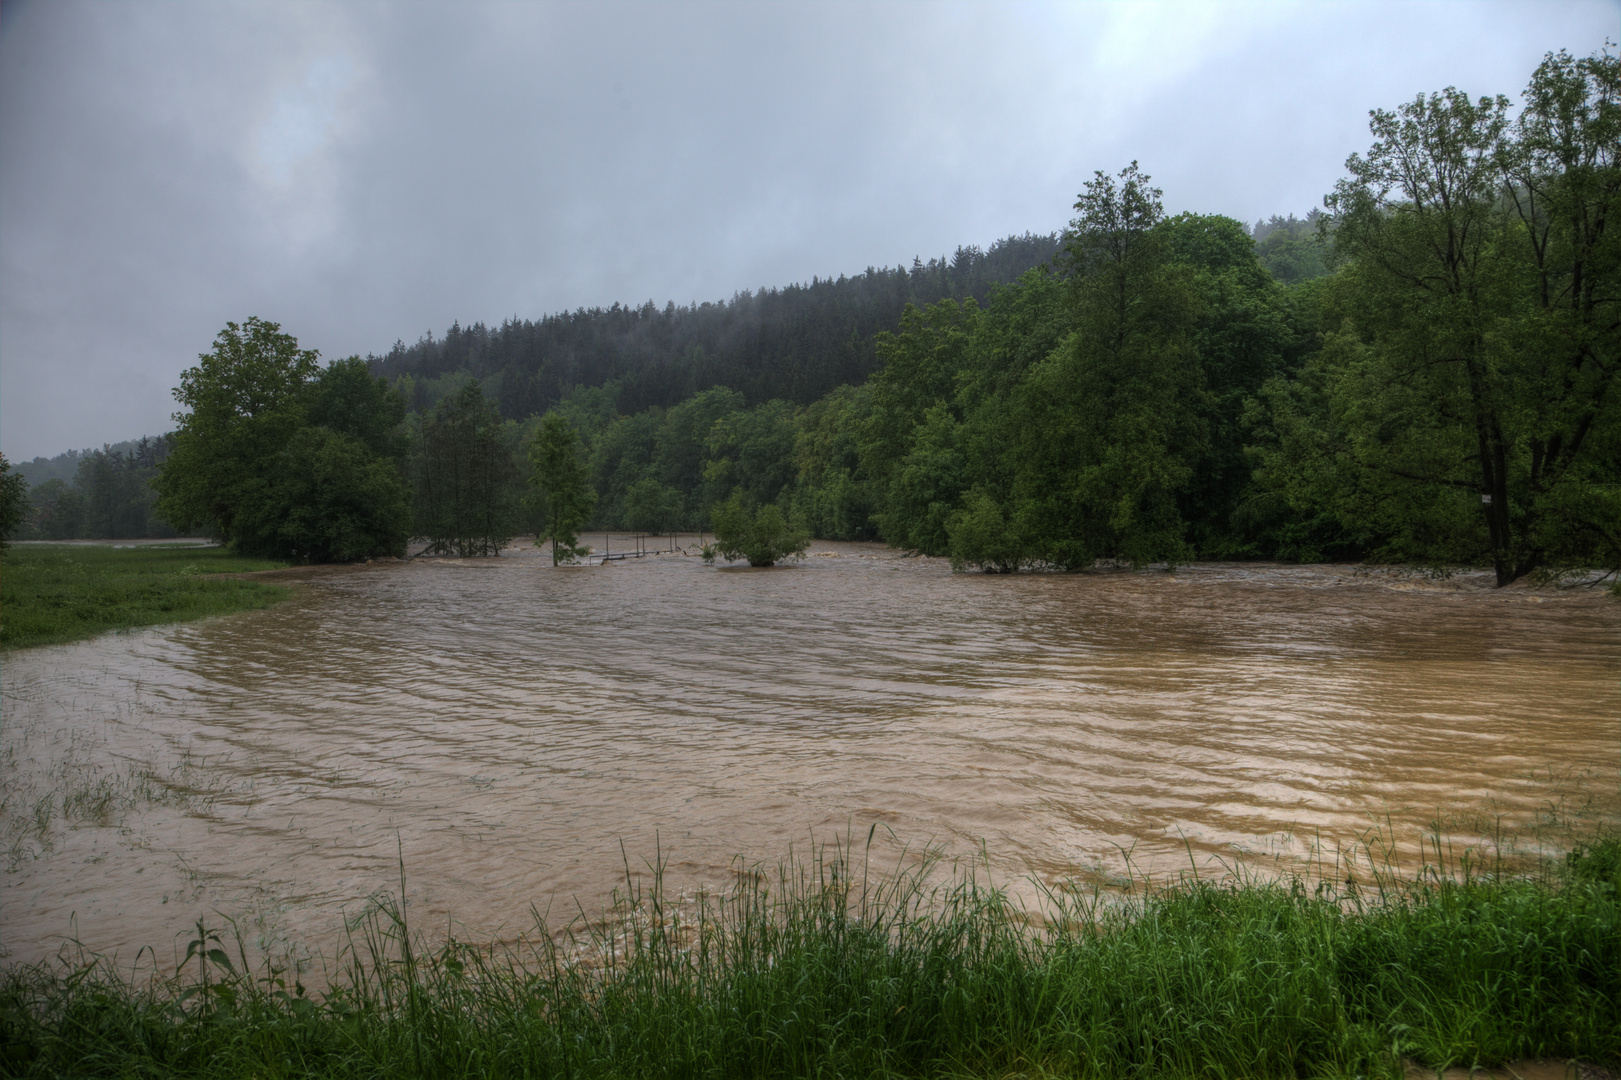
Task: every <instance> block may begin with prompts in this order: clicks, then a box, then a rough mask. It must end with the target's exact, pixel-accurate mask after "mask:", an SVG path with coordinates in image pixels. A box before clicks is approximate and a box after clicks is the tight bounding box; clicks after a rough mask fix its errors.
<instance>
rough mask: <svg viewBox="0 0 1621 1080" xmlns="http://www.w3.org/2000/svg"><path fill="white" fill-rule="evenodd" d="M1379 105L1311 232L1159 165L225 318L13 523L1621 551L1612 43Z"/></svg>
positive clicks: (288, 537) (456, 548) (1039, 558)
mask: <svg viewBox="0 0 1621 1080" xmlns="http://www.w3.org/2000/svg"><path fill="white" fill-rule="evenodd" d="M1370 115H1371V122H1370V129H1371V132H1372V135H1373V142H1372V143H1371V145H1370V146H1369V147H1368V148H1367V149H1366V150H1365V151H1362V152H1358V153H1354V154H1352V155H1351V156H1350V158H1349V160H1348V161H1347V163H1346V175H1345V176H1344V178H1343V179H1341V180H1340V181H1339V183H1338V184H1337V185H1336V187H1335V189H1334V190H1333V191H1332V192H1330V193H1329V194H1328V195H1327V196H1326V198H1325V200H1324V206H1323V209H1322V210H1314V211H1312V212H1311V213H1310V214H1308V215H1307V216H1306V217H1305V218H1304V219H1301V218H1295V217H1293V216H1292V215H1291V216H1288V217H1273V218H1272V219H1270V220H1269V221H1264V222H1258V223H1256V224H1255V225H1253V226H1249V225H1246V224H1244V223H1241V222H1238V221H1235V220H1233V219H1231V218H1227V217H1223V216H1220V215H1208V214H1194V213H1182V214H1176V215H1167V214H1166V213H1165V211H1164V208H1163V202H1162V192H1161V191H1160V190H1159V189H1158V188H1156V187H1154V186H1153V183H1152V179H1151V177H1150V176H1149V175H1148V174H1147V173H1146V172H1144V171H1143V170H1142V169H1141V168H1139V166H1138V165H1137V164H1136V163H1131V164H1130V165H1128V166H1127V167H1125V168H1124V169H1123V170H1120V171H1118V172H1115V173H1105V172H1102V171H1100V172H1098V173H1096V174H1095V175H1094V176H1093V177H1092V178H1091V179H1090V180H1088V181H1086V183H1085V184H1084V188H1083V190H1082V192H1081V193H1080V195H1079V197H1078V200H1077V202H1076V203H1075V205H1074V213H1075V217H1074V218H1073V220H1072V221H1071V223H1070V225H1069V227H1068V229H1066V230H1065V231H1064V232H1063V233H1061V234H1057V235H1051V236H1036V235H1025V236H1023V237H1013V238H1009V239H1006V240H1003V241H1000V242H998V243H997V244H994V245H992V246H991V248H990V249H989V250H987V251H981V250H979V249H977V248H959V249H958V251H957V252H956V253H955V255H954V256H953V257H952V258H951V259H949V260H947V259H943V258H942V259H935V260H931V261H929V262H928V263H923V262H921V261H915V262H914V265H913V266H912V267H911V268H910V269H906V268H902V267H897V268H894V269H868V270H867V271H866V272H865V273H863V274H860V275H857V276H855V277H840V278H838V279H836V280H834V279H816V280H813V281H812V283H811V284H810V285H794V286H789V287H787V288H784V289H764V290H760V291H758V292H743V293H739V294H738V295H736V296H734V297H733V298H732V299H731V300H730V301H726V302H722V303H714V304H708V303H706V304H698V305H689V306H687V307H685V308H681V307H676V306H675V305H673V304H667V305H666V306H665V307H664V308H662V309H660V308H658V307H656V306H655V305H653V304H652V303H651V302H649V303H647V304H645V305H643V306H641V307H626V306H621V305H614V306H613V307H611V308H608V309H591V310H580V311H576V312H572V313H562V314H558V315H553V316H548V317H546V318H543V319H541V320H540V321H538V322H530V321H520V320H511V321H508V322H506V323H504V324H502V325H501V326H500V327H498V328H495V329H490V328H488V327H486V326H484V325H483V324H474V325H473V326H471V327H468V328H463V327H461V326H460V325H459V324H458V325H456V326H453V327H452V328H451V329H450V331H449V332H448V333H446V334H445V335H444V336H443V337H442V338H438V339H436V338H434V337H432V335H428V336H425V337H423V338H422V339H421V340H420V341H418V342H417V343H416V344H414V345H410V346H406V345H404V344H403V343H396V344H395V346H394V348H393V349H392V350H391V351H390V352H389V353H388V354H387V355H385V356H380V357H379V356H372V357H367V358H364V359H362V358H350V359H348V360H344V361H339V362H337V363H335V364H331V365H329V366H326V367H322V366H321V365H320V363H319V362H318V358H317V357H316V356H315V354H314V353H313V352H308V351H303V350H300V349H299V348H298V345H297V342H296V341H294V340H293V339H292V338H291V337H290V336H288V335H285V334H282V333H281V331H280V328H279V327H278V326H276V324H274V323H268V322H263V321H260V320H257V319H250V320H249V321H248V323H246V324H244V325H242V326H237V325H235V324H232V325H231V326H230V327H228V328H227V330H226V331H225V332H223V333H222V334H221V336H220V338H219V340H217V341H216V343H215V349H214V350H213V352H211V353H207V354H204V355H203V356H202V357H201V360H200V364H199V366H198V367H195V368H192V369H190V370H188V372H187V373H186V374H185V375H183V377H182V384H181V387H180V388H179V389H178V390H177V391H176V394H177V397H178V398H179V400H180V401H181V403H182V405H183V406H184V407H185V410H186V411H185V412H183V413H182V414H179V417H180V421H181V426H180V427H179V428H178V429H177V431H176V432H174V433H171V434H170V435H169V436H167V437H166V438H165V439H163V440H159V441H153V442H146V443H143V444H142V446H141V447H140V448H138V451H137V450H120V451H115V450H113V449H112V448H108V449H106V450H104V451H99V452H96V453H94V454H87V455H85V456H83V457H82V459H81V460H80V461H79V462H78V464H77V470H78V471H77V474H76V477H75V479H74V481H73V482H72V484H67V483H66V482H65V481H63V480H61V479H56V480H52V481H49V482H47V483H44V484H39V485H37V486H36V487H35V488H34V489H33V491H32V493H31V500H32V510H31V513H30V514H28V515H26V516H27V518H28V520H27V521H26V522H25V523H24V524H23V525H22V526H21V528H20V530H19V531H18V533H17V535H19V536H30V535H32V536H53V535H65V534H66V533H65V532H64V530H67V531H68V532H72V531H73V530H77V531H78V534H82V535H112V536H116V535H120V532H119V531H118V530H131V529H143V528H144V529H148V530H150V529H152V528H153V527H154V524H153V523H154V521H156V520H161V521H164V522H167V523H168V524H169V525H170V526H172V527H174V528H178V529H201V530H203V531H206V532H209V533H210V534H212V535H215V536H218V537H220V538H222V539H225V540H227V541H229V542H230V543H231V544H232V545H233V546H234V547H236V548H237V549H238V550H240V551H241V552H243V553H244V554H260V555H267V556H274V557H278V558H290V559H296V560H315V561H320V560H328V559H354V558H364V557H371V556H375V555H381V554H390V553H399V552H403V551H404V550H405V547H406V542H407V538H408V537H413V536H414V537H418V538H421V539H423V540H425V541H427V542H428V544H429V548H430V550H432V551H439V552H453V553H458V554H463V555H467V554H491V553H494V552H497V551H499V550H500V549H501V547H502V546H504V544H505V543H506V542H507V540H509V539H510V538H512V537H514V536H517V535H523V534H527V533H530V532H534V533H536V534H537V535H541V536H546V535H552V536H555V537H556V538H558V540H559V541H560V543H561V541H563V540H565V539H566V540H567V543H566V544H563V545H562V546H564V547H568V548H570V549H571V550H572V549H573V544H574V539H573V538H574V536H575V534H576V533H577V532H578V531H579V530H580V529H581V528H586V527H594V528H612V529H630V530H637V531H646V532H667V531H670V530H675V529H682V530H698V529H708V528H711V527H712V526H713V523H714V515H715V513H716V511H717V509H718V508H723V507H725V508H727V516H728V519H730V518H732V517H736V516H737V515H738V514H742V515H744V518H748V519H750V520H752V516H754V515H757V514H758V513H759V512H760V511H761V510H762V509H763V508H767V507H769V508H773V509H772V511H771V512H772V513H773V514H775V515H777V517H779V518H780V519H781V520H782V521H783V522H784V527H785V528H788V529H790V530H800V531H803V532H804V533H807V534H809V535H814V536H816V537H819V538H826V539H844V540H883V541H885V542H887V543H888V544H890V545H893V546H895V547H897V548H902V549H906V550H910V551H916V552H919V553H924V554H929V555H939V556H947V557H949V558H950V559H951V560H952V562H953V565H954V566H956V567H958V568H960V569H978V570H986V571H992V572H1013V571H1021V570H1079V569H1085V568H1089V567H1093V566H1096V565H1098V564H1099V563H1105V564H1124V565H1132V566H1144V565H1150V564H1165V565H1171V566H1174V565H1176V564H1178V563H1184V562H1187V561H1190V560H1194V559H1279V560H1294V561H1321V560H1359V559H1361V560H1376V561H1387V562H1403V563H1409V564H1415V565H1420V566H1426V567H1437V568H1440V567H1450V566H1460V565H1470V566H1488V567H1491V568H1492V569H1493V570H1494V572H1495V574H1496V579H1497V581H1498V583H1499V584H1507V583H1509V582H1511V581H1514V580H1517V579H1519V578H1522V577H1524V576H1526V575H1538V576H1541V577H1547V576H1557V575H1560V574H1562V573H1565V572H1568V571H1573V570H1578V569H1584V568H1591V567H1602V568H1605V569H1608V570H1610V571H1612V572H1613V571H1615V570H1616V569H1617V568H1618V567H1621V418H1618V413H1617V410H1618V409H1621V402H1618V400H1617V391H1616V389H1615V385H1614V384H1615V382H1616V373H1617V370H1618V365H1621V238H1618V235H1617V230H1616V229H1615V228H1610V227H1608V221H1609V218H1610V216H1611V215H1612V214H1617V213H1621V163H1618V162H1617V160H1616V149H1617V147H1618V146H1621V77H1618V63H1617V60H1616V58H1615V57H1613V56H1610V55H1608V54H1607V53H1600V54H1596V55H1594V56H1590V57H1585V58H1574V57H1571V56H1570V55H1568V54H1565V53H1557V54H1550V55H1549V56H1547V57H1546V58H1545V60H1544V61H1543V63H1542V64H1541V65H1540V66H1539V67H1538V68H1537V70H1536V71H1535V73H1534V74H1533V75H1532V78H1531V80H1530V83H1529V85H1528V87H1527V88H1526V90H1525V93H1524V95H1523V97H1522V99H1521V102H1520V106H1519V108H1518V109H1517V110H1516V109H1514V108H1512V107H1511V103H1510V101H1509V99H1508V98H1507V97H1503V96H1494V97H1482V98H1479V99H1471V98H1470V97H1468V96H1467V95H1465V94H1462V93H1460V92H1458V91H1456V90H1453V89H1450V88H1449V89H1446V90H1443V91H1441V92H1438V93H1432V94H1420V95H1418V96H1416V97H1415V98H1414V99H1413V100H1412V101H1410V102H1407V103H1405V104H1403V105H1400V106H1399V107H1397V108H1395V109H1393V110H1382V109H1381V110H1374V111H1373V112H1372V113H1371V114H1370ZM543 432H544V433H545V435H544V437H542V433H543ZM39 464H40V463H39V462H37V461H36V463H35V465H36V466H38V465H39ZM148 480H150V481H151V483H150V486H149V487H148V488H143V487H142V485H143V484H146V483H147V481H148ZM120 485H122V486H120ZM576 489H577V490H576ZM144 491H150V494H148V495H142V492H144ZM120 492H122V493H123V494H119V493H120ZM103 493H106V494H103ZM143 498H144V499H145V500H146V501H145V503H144V504H143V503H142V499H143ZM153 500H155V501H153ZM137 504H141V505H144V508H145V509H144V513H145V514H146V515H147V516H146V518H145V519H143V520H144V523H141V522H138V521H137V517H138V515H136V513H135V510H134V509H133V507H135V506H136V505H137ZM120 515H123V516H120ZM739 520H742V519H739ZM68 522H74V523H75V524H72V525H69V524H67V523H68ZM122 534H123V535H136V534H137V533H134V532H128V531H126V532H124V533H122Z"/></svg>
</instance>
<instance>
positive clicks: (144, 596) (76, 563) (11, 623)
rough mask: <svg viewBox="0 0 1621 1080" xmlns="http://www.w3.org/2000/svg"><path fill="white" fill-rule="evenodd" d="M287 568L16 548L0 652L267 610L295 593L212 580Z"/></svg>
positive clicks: (5, 584) (209, 557)
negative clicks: (219, 575)
mask: <svg viewBox="0 0 1621 1080" xmlns="http://www.w3.org/2000/svg"><path fill="white" fill-rule="evenodd" d="M285 565H286V564H285V563H278V562H270V561H267V560H265V559H245V558H241V557H240V556H236V555H232V554H230V553H229V552H226V551H223V550H221V549H219V548H199V547H135V548H113V547H106V546H101V545H88V544H15V545H13V546H12V547H11V548H10V549H9V550H8V551H7V552H6V553H5V556H4V560H3V561H0V649H15V648H22V647H25V646H29V645H52V644H56V643H58V642H63V641H76V640H78V639H80V638H87V637H93V636H95V635H96V634H99V633H102V632H103V631H107V630H129V629H132V628H134V627H139V626H155V625H157V624H159V623H172V622H184V621H186V620H188V619H201V618H204V617H206V616H209V615H225V614H229V613H230V612H233V611H247V610H250V609H253V608H262V607H268V606H269V605H271V604H273V603H275V602H276V601H278V600H282V599H284V598H286V597H287V596H288V595H290V593H291V590H290V589H289V588H288V587H287V586H285V585H274V584H271V583H270V582H265V581H245V580H239V579H232V578H211V577H208V576H207V575H210V574H231V573H242V572H244V571H251V570H272V569H275V568H277V567H280V566H285Z"/></svg>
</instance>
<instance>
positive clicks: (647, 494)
mask: <svg viewBox="0 0 1621 1080" xmlns="http://www.w3.org/2000/svg"><path fill="white" fill-rule="evenodd" d="M680 515H681V493H680V492H679V491H677V490H675V488H672V487H665V486H664V485H663V484H661V483H659V482H658V481H657V480H655V479H653V478H652V477H651V476H644V477H642V478H641V479H640V480H638V481H636V482H635V483H634V484H632V485H631V486H630V488H629V489H628V490H627V491H626V492H625V525H626V526H627V527H629V528H631V529H634V530H635V531H637V532H646V533H654V534H659V533H665V532H669V531H670V530H671V529H673V528H674V527H675V523H676V520H677V519H678V518H679V517H680Z"/></svg>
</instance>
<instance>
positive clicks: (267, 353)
mask: <svg viewBox="0 0 1621 1080" xmlns="http://www.w3.org/2000/svg"><path fill="white" fill-rule="evenodd" d="M318 370H319V357H318V354H317V353H316V352H315V351H314V350H313V349H300V348H299V347H298V341H297V339H295V338H294V337H293V336H292V335H290V334H284V333H282V332H281V327H280V326H279V325H278V324H276V323H273V322H267V321H264V320H262V319H259V318H258V317H257V316H255V317H253V318H250V319H248V321H247V322H246V323H243V324H242V325H241V326H238V325H237V324H236V323H226V324H225V329H224V330H222V331H220V333H219V336H218V337H216V338H215V339H214V348H213V349H212V350H211V351H209V352H206V353H202V354H201V355H199V357H198V363H197V365H196V366H194V367H190V368H187V369H186V370H185V371H184V372H182V373H181V376H180V385H179V386H178V387H176V388H175V392H174V396H175V399H176V400H177V401H179V402H180V404H181V405H183V406H185V408H186V410H188V411H183V412H178V413H176V414H175V416H174V419H175V420H176V421H177V422H178V423H179V425H180V427H179V429H178V430H176V431H175V433H174V435H173V436H172V442H173V446H174V448H173V450H172V451H171V452H170V454H169V457H168V459H167V460H165V461H164V463H163V466H162V469H161V471H160V472H159V474H158V477H157V481H156V486H157V489H158V503H157V512H158V514H159V515H160V516H161V517H163V519H164V520H165V521H168V522H169V523H170V524H171V525H173V526H174V527H175V528H176V529H179V530H182V531H184V530H188V529H191V528H194V527H198V528H202V529H205V530H206V531H207V532H208V533H209V534H210V535H213V536H215V537H218V538H219V539H220V540H222V541H224V542H225V543H227V544H230V545H232V546H233V547H236V548H237V549H238V550H242V551H244V552H246V553H251V554H270V553H272V550H273V545H267V544H266V543H265V542H264V537H262V536H254V535H245V534H243V533H242V531H241V530H240V529H239V528H238V524H237V518H238V516H239V515H240V514H241V513H242V512H243V511H244V510H249V509H250V508H252V509H254V510H257V509H259V507H258V504H259V503H260V502H261V501H262V500H263V499H264V498H265V495H266V493H267V492H268V491H269V489H270V488H271V487H272V486H273V484H274V480H275V476H274V470H275V467H276V458H277V454H278V452H279V451H280V450H281V448H282V447H284V446H286V444H287V441H288V439H289V438H291V437H292V434H293V432H294V431H296V430H297V429H298V428H299V427H301V426H302V425H303V423H304V417H303V413H302V408H301V404H300V398H301V396H302V394H303V391H304V389H305V386H306V384H307V383H308V382H309V381H310V380H311V379H312V378H314V376H315V374H316V372H317V371H318ZM270 516H271V515H270V514H268V513H253V517H254V518H255V519H258V520H264V519H266V518H268V517H270Z"/></svg>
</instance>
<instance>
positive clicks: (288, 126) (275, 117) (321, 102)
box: [257, 53, 354, 184]
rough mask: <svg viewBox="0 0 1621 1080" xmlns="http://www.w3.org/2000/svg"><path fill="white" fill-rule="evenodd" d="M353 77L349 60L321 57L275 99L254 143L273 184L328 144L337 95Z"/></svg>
mask: <svg viewBox="0 0 1621 1080" xmlns="http://www.w3.org/2000/svg"><path fill="white" fill-rule="evenodd" d="M353 75H354V62H353V61H352V60H351V59H350V58H349V57H348V56H346V55H344V54H341V53H340V54H338V55H336V56H322V57H318V58H317V59H315V60H312V61H311V62H310V65H309V67H308V69H307V70H306V71H305V74H304V78H303V79H302V80H300V81H298V82H295V83H293V84H290V85H288V86H284V87H282V89H281V90H280V91H279V92H278V93H277V94H276V100H275V105H274V107H273V108H272V109H271V111H270V115H269V116H268V117H266V118H265V121H264V123H262V124H260V125H259V132H258V140H257V143H258V151H259V162H260V164H261V165H263V167H264V171H265V174H266V175H267V177H268V179H269V180H270V181H271V182H273V183H276V184H286V183H287V182H288V181H290V180H291V179H292V174H293V169H294V167H295V166H296V165H298V164H299V163H300V162H302V161H304V160H305V159H306V158H308V157H309V156H310V155H312V154H314V153H315V152H317V151H318V150H320V149H321V148H323V147H324V146H326V145H327V144H328V143H330V142H331V141H332V134H333V131H334V129H335V128H336V127H337V113H338V95H339V94H340V93H341V92H342V91H343V89H344V87H346V86H348V85H349V83H350V82H351V81H352V79H353Z"/></svg>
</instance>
